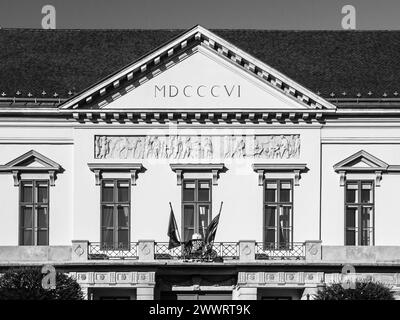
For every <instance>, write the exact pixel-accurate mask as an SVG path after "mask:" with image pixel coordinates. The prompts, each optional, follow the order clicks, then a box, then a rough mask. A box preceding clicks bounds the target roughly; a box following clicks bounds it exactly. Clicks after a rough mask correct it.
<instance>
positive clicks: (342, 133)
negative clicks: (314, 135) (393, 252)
mask: <svg viewBox="0 0 400 320" xmlns="http://www.w3.org/2000/svg"><path fill="white" fill-rule="evenodd" d="M322 133H323V141H325V142H324V143H323V145H322V150H323V151H322V181H323V188H322V241H323V244H324V245H343V244H344V187H341V186H340V184H339V174H337V173H335V172H334V170H333V166H334V165H335V164H336V163H338V162H339V161H341V160H343V159H345V158H347V157H349V156H351V155H352V154H354V153H356V152H358V151H360V150H365V151H367V152H368V153H370V154H372V155H373V156H375V157H377V158H379V159H381V160H383V161H385V162H386V163H388V164H389V165H398V164H400V144H399V143H398V142H397V143H396V142H395V139H396V137H397V139H398V137H400V130H399V129H397V128H392V127H390V126H387V127H385V128H384V127H380V128H372V127H356V126H355V125H353V126H352V127H350V126H348V127H346V128H344V127H341V128H329V127H327V128H324V129H323V130H322ZM329 140H331V141H330V142H329V143H327V142H326V141H329ZM332 140H333V142H332ZM363 141H364V142H363ZM358 178H360V179H372V180H374V178H375V175H374V174H357V175H356V174H349V175H347V179H358ZM399 184H400V175H398V174H384V175H383V176H382V181H381V186H380V187H375V245H399V244H400V238H399V237H398V226H399V223H400V218H399V212H398V211H399V205H398V190H399Z"/></svg>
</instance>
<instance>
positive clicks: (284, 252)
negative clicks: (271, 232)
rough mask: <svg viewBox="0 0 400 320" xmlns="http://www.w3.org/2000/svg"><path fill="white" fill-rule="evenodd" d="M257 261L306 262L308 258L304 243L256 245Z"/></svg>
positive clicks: (262, 243) (258, 243)
mask: <svg viewBox="0 0 400 320" xmlns="http://www.w3.org/2000/svg"><path fill="white" fill-rule="evenodd" d="M255 254H256V260H304V259H305V257H306V253H305V244H304V243H303V242H287V243H279V244H277V243H264V242H257V243H256V252H255Z"/></svg>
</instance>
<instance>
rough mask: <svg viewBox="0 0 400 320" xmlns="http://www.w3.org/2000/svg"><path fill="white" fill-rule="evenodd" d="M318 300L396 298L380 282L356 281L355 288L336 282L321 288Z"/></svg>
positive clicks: (317, 296) (316, 297)
mask: <svg viewBox="0 0 400 320" xmlns="http://www.w3.org/2000/svg"><path fill="white" fill-rule="evenodd" d="M315 299H316V300H394V297H393V293H392V292H391V290H390V288H388V287H387V286H385V285H384V284H382V283H379V282H373V281H368V280H363V281H356V283H355V288H354V289H351V288H348V289H347V288H343V286H342V284H340V283H334V284H332V285H330V286H326V287H324V288H323V289H321V290H319V292H318V294H317V295H315Z"/></svg>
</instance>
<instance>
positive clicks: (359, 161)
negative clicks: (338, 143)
mask: <svg viewBox="0 0 400 320" xmlns="http://www.w3.org/2000/svg"><path fill="white" fill-rule="evenodd" d="M388 167H389V165H388V164H387V163H386V162H384V161H382V160H380V159H378V158H377V157H375V156H373V155H372V154H370V153H368V152H366V151H364V150H360V151H359V152H357V153H355V154H353V155H351V156H350V157H348V158H346V159H344V160H342V161H340V162H339V163H337V164H335V165H334V169H335V171H337V172H338V171H385V170H387V168H388Z"/></svg>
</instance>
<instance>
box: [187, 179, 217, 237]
mask: <svg viewBox="0 0 400 320" xmlns="http://www.w3.org/2000/svg"><path fill="white" fill-rule="evenodd" d="M210 218H211V180H197V179H195V180H184V181H183V183H182V221H183V223H182V225H183V239H184V241H188V240H190V239H192V235H193V234H194V233H199V234H201V236H202V238H203V239H204V234H205V231H206V230H207V226H208V224H209V222H210Z"/></svg>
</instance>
